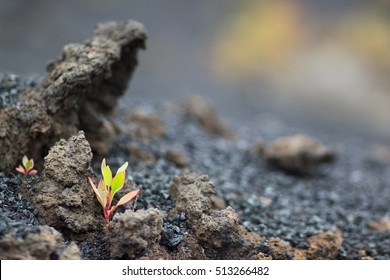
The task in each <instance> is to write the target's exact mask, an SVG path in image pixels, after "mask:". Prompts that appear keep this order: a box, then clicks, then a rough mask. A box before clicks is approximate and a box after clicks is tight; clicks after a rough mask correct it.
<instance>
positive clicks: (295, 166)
mask: <svg viewBox="0 0 390 280" xmlns="http://www.w3.org/2000/svg"><path fill="white" fill-rule="evenodd" d="M264 155H265V158H266V159H267V160H268V162H269V163H271V164H273V165H276V166H278V167H280V168H281V169H283V170H286V171H292V172H297V173H302V174H309V173H312V171H313V170H314V169H315V168H316V167H317V166H318V165H320V164H321V163H325V162H330V161H332V160H333V159H334V158H335V156H336V152H335V151H334V150H333V149H331V148H328V147H325V146H324V145H322V144H320V143H319V142H317V141H316V140H315V139H312V138H310V137H307V136H305V135H294V136H289V137H281V138H278V139H276V140H275V141H273V142H272V143H271V144H269V145H267V146H266V148H265V151H264Z"/></svg>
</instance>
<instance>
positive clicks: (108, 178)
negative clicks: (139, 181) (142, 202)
mask: <svg viewBox="0 0 390 280" xmlns="http://www.w3.org/2000/svg"><path fill="white" fill-rule="evenodd" d="M127 166H128V162H125V163H124V164H123V165H122V166H121V167H119V169H118V170H117V171H116V174H115V176H114V178H113V177H112V172H111V169H110V167H109V166H108V165H107V164H106V159H103V161H102V165H101V172H102V177H103V178H102V179H100V181H99V184H98V186H97V187H96V186H95V184H94V183H93V182H92V180H91V178H90V177H88V182H89V184H90V185H91V187H92V190H93V191H94V193H95V194H96V197H97V199H98V201H99V203H100V204H101V205H102V207H103V212H104V219H105V221H106V223H107V224H108V223H109V222H110V216H111V214H112V213H113V212H114V211H115V209H116V208H118V207H119V206H121V205H123V204H126V203H127V202H130V201H131V200H132V199H133V198H135V197H136V196H137V195H138V193H139V192H140V190H139V189H137V190H134V191H132V192H129V193H127V194H125V195H124V196H123V197H122V198H121V199H119V201H118V203H117V204H116V205H115V206H112V207H111V203H112V199H113V198H114V195H115V194H116V193H117V192H118V191H119V190H120V189H121V188H122V187H123V185H124V184H125V180H126V169H127Z"/></svg>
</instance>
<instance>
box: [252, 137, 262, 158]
mask: <svg viewBox="0 0 390 280" xmlns="http://www.w3.org/2000/svg"><path fill="white" fill-rule="evenodd" d="M264 149H265V145H264V142H263V140H262V139H254V140H253V141H252V142H251V144H250V146H249V151H250V153H251V154H252V155H254V156H262V155H263V154H264Z"/></svg>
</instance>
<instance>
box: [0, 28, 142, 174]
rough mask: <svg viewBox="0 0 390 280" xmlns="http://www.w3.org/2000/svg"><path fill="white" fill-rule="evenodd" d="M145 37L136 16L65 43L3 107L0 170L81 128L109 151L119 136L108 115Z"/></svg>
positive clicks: (101, 150)
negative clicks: (41, 74) (39, 75)
mask: <svg viewBox="0 0 390 280" xmlns="http://www.w3.org/2000/svg"><path fill="white" fill-rule="evenodd" d="M145 39H146V31H145V29H144V27H143V26H142V25H141V24H139V23H137V22H135V21H128V22H124V23H115V22H109V23H106V24H100V25H98V26H97V28H96V29H95V31H94V36H93V37H92V38H91V39H90V40H87V41H85V42H84V43H80V44H70V45H67V46H65V47H64V51H63V54H62V56H61V58H59V59H58V60H56V61H54V62H52V63H50V64H49V65H48V67H47V71H48V73H47V75H46V77H45V78H44V80H43V82H42V83H41V84H39V85H38V86H36V87H34V88H32V89H29V90H26V91H23V92H21V93H20V94H18V100H19V102H18V104H14V103H15V102H9V103H7V104H8V105H9V106H7V107H0V123H1V126H0V147H1V149H0V158H1V159H2V160H1V161H0V170H7V171H10V170H12V169H13V168H14V167H15V166H16V165H17V163H18V161H20V159H21V158H22V157H23V155H25V154H28V155H29V156H30V157H32V158H34V159H35V160H36V161H37V162H38V163H40V161H41V157H42V155H43V154H46V152H47V151H48V150H49V148H50V147H51V146H52V145H53V144H54V143H55V142H56V141H58V140H59V139H61V138H69V137H70V136H72V135H75V134H76V133H77V131H79V130H84V131H85V133H86V136H87V138H88V140H89V141H90V143H91V146H92V148H93V149H94V151H95V152H96V153H97V154H106V153H107V152H108V150H109V148H110V147H111V145H112V143H113V141H114V140H115V131H114V128H113V126H112V125H111V124H110V123H109V122H108V121H107V117H106V116H107V115H109V114H110V113H111V112H112V111H113V109H114V107H115V105H116V100H117V98H118V97H119V96H121V95H122V94H123V93H124V92H125V89H126V87H127V83H128V80H129V79H130V77H131V75H132V73H133V71H134V68H135V66H136V64H137V58H136V56H137V52H138V50H139V49H141V48H144V45H145ZM3 105H4V104H3Z"/></svg>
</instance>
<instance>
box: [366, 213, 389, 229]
mask: <svg viewBox="0 0 390 280" xmlns="http://www.w3.org/2000/svg"><path fill="white" fill-rule="evenodd" d="M369 226H370V228H371V229H372V230H374V231H377V232H387V231H388V232H390V219H389V218H388V217H384V218H382V219H380V220H379V221H372V222H370V223H369Z"/></svg>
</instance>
